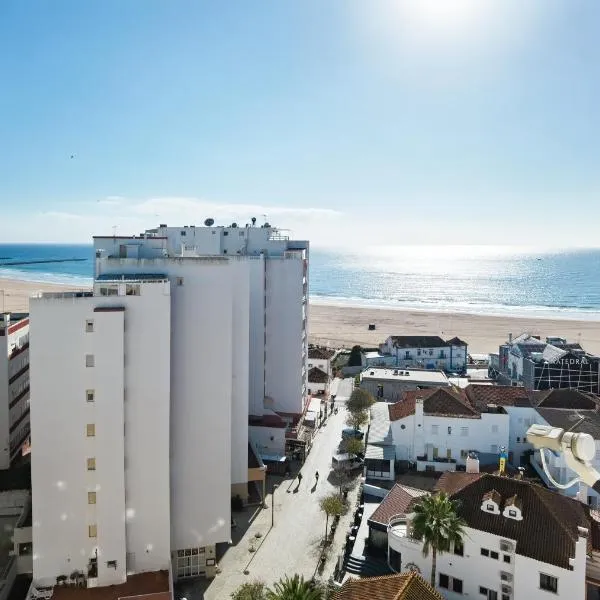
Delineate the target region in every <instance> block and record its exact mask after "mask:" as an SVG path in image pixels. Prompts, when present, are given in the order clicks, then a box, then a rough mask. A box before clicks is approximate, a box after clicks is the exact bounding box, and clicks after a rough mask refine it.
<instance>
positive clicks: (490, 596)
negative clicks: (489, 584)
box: [479, 586, 498, 600]
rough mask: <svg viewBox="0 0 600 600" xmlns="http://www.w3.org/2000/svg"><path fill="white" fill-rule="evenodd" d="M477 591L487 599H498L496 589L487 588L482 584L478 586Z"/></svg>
mask: <svg viewBox="0 0 600 600" xmlns="http://www.w3.org/2000/svg"><path fill="white" fill-rule="evenodd" d="M479 593H480V594H481V595H482V596H485V597H486V598H487V600H498V592H497V591H496V590H488V589H487V588H484V587H483V586H479Z"/></svg>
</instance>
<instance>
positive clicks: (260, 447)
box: [249, 425, 285, 456]
mask: <svg viewBox="0 0 600 600" xmlns="http://www.w3.org/2000/svg"><path fill="white" fill-rule="evenodd" d="M249 430H250V439H251V440H252V443H253V444H254V446H255V447H256V450H257V452H258V453H259V454H260V455H271V456H283V455H284V454H285V429H283V428H279V427H261V426H255V425H252V426H251V427H249Z"/></svg>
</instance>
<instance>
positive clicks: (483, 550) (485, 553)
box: [481, 506, 494, 556]
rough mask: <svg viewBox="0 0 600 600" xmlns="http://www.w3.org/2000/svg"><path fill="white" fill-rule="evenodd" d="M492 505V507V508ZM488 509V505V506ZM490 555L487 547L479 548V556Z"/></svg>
mask: <svg viewBox="0 0 600 600" xmlns="http://www.w3.org/2000/svg"><path fill="white" fill-rule="evenodd" d="M493 508H494V507H492V510H493ZM488 509H489V506H488ZM489 555H490V551H489V550H488V549H487V548H482V549H481V556H489Z"/></svg>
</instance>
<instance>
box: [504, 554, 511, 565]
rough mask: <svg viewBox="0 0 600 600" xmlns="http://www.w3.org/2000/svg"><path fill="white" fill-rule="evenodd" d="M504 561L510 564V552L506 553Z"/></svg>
mask: <svg viewBox="0 0 600 600" xmlns="http://www.w3.org/2000/svg"><path fill="white" fill-rule="evenodd" d="M504 562H505V563H508V564H510V556H509V555H508V554H505V555H504Z"/></svg>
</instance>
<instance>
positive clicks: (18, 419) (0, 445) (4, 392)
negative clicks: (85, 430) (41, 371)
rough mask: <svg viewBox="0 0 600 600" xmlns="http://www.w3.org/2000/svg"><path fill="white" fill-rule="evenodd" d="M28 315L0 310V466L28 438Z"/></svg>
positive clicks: (5, 465)
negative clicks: (1, 311)
mask: <svg viewBox="0 0 600 600" xmlns="http://www.w3.org/2000/svg"><path fill="white" fill-rule="evenodd" d="M29 420H30V419H29V315H28V314H26V313H8V312H7V313H0V469H8V468H9V467H10V466H11V464H14V463H15V461H16V460H17V459H18V458H19V457H20V456H21V454H22V450H23V447H24V446H25V444H26V443H27V441H28V439H29V429H30V427H29Z"/></svg>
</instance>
